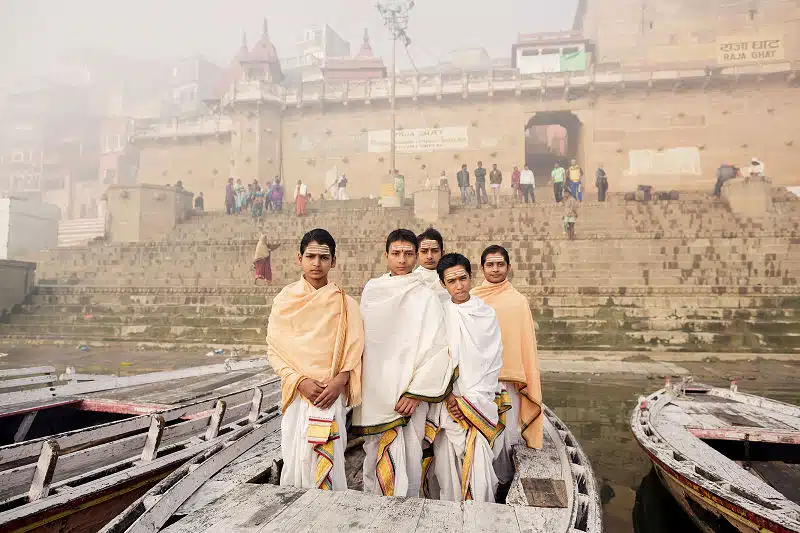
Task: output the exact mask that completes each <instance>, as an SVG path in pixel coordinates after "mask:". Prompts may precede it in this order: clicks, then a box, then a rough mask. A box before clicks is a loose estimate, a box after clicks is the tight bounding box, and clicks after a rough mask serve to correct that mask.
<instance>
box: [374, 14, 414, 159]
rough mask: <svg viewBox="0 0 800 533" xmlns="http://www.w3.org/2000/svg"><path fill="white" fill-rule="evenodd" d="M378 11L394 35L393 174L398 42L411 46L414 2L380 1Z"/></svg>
mask: <svg viewBox="0 0 800 533" xmlns="http://www.w3.org/2000/svg"><path fill="white" fill-rule="evenodd" d="M375 7H376V8H377V9H378V13H380V15H381V18H382V19H383V24H384V26H386V28H387V29H388V30H389V32H391V34H392V67H391V78H390V82H389V83H390V85H391V95H390V104H391V110H392V128H391V131H390V133H389V166H390V172H393V171H394V169H395V168H396V166H395V156H396V154H397V149H396V146H395V136H396V132H397V128H396V122H397V120H396V118H397V117H396V113H395V110H396V107H395V85H396V82H397V78H396V76H395V70H396V68H395V61H396V60H397V58H396V55H397V41H398V40H399V41H401V42H402V43H403V46H406V47H408V45H410V44H411V39H410V38H409V37H408V14H409V12H410V11H411V10H412V9H413V8H414V0H378V2H377V3H376V4H375Z"/></svg>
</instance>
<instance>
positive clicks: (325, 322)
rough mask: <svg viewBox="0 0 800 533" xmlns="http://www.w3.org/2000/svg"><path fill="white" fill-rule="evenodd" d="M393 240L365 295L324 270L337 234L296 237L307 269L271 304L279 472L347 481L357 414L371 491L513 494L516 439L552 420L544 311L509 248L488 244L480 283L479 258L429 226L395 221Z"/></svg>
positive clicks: (291, 480) (538, 442)
mask: <svg viewBox="0 0 800 533" xmlns="http://www.w3.org/2000/svg"><path fill="white" fill-rule="evenodd" d="M259 246H261V247H262V248H267V245H266V240H265V239H264V238H262V240H261V241H260V242H259ZM383 251H384V258H385V260H386V267H387V273H386V274H384V275H382V276H380V277H377V278H374V279H371V280H370V281H368V282H367V284H366V286H365V287H364V290H363V292H362V294H361V303H360V305H359V304H358V303H357V302H356V301H355V300H354V299H353V298H351V297H350V296H348V295H346V294H345V293H344V292H343V290H342V289H341V288H340V287H339V286H337V285H336V284H335V283H332V282H330V280H329V278H328V276H329V272H330V270H331V269H333V268H335V267H336V266H337V255H336V242H335V241H334V238H333V237H332V236H331V234H330V233H329V232H328V231H326V230H324V229H313V230H311V231H309V232H308V233H306V234H305V235H304V236H303V238H302V240H301V241H300V244H299V250H298V253H297V261H298V264H299V269H300V270H301V271H302V273H301V275H300V279H299V280H298V281H296V282H294V283H291V284H289V285H288V286H286V287H285V288H284V289H283V290H282V291H281V292H280V293H279V294H278V295H277V296H276V297H275V299H274V301H273V304H272V310H271V313H270V317H269V322H268V326H267V347H268V350H267V355H268V359H269V362H270V364H271V366H272V368H273V369H274V370H275V372H276V373H277V374H278V376H280V379H281V411H282V413H283V417H282V419H281V453H282V455H283V469H282V471H281V476H280V483H281V485H286V486H293V487H301V488H314V487H315V488H319V489H323V490H346V489H347V488H348V487H347V476H346V473H345V455H344V454H345V450H346V448H347V439H348V430H347V426H346V421H347V414H348V412H349V411H352V420H351V426H350V431H349V433H350V435H353V436H361V437H363V439H364V441H363V447H364V452H365V458H364V463H363V490H364V491H365V492H368V493H372V494H378V495H384V496H409V497H427V498H435V499H441V500H450V501H464V500H477V501H490V502H494V501H500V502H503V501H505V498H506V495H507V494H508V490H509V488H510V486H511V481H512V479H513V477H514V470H515V469H514V463H513V461H512V454H511V447H512V446H514V445H519V446H527V447H529V448H532V449H541V447H542V428H543V419H542V416H543V412H542V394H541V385H540V377H539V363H538V359H537V354H536V334H535V330H534V321H533V316H532V314H531V310H530V307H529V304H528V300H527V298H526V297H525V296H523V295H522V294H521V293H520V292H518V291H517V290H516V289H515V288H514V287H513V285H512V284H511V282H510V280H509V275H510V273H511V269H512V266H511V265H512V263H511V257H510V256H509V253H508V251H507V250H506V249H505V248H503V247H502V246H499V245H491V246H488V247H487V248H486V249H485V250H484V251H483V253H482V254H481V256H480V268H481V270H482V273H483V277H484V279H485V281H483V282H482V283H481V284H479V285H477V286H473V271H472V262H471V261H470V259H468V258H467V257H465V256H464V255H461V254H458V253H447V254H444V252H445V244H444V241H443V239H442V236H441V234H440V233H439V232H438V231H436V230H435V229H433V228H428V229H427V230H426V231H424V232H423V233H422V234H421V235H415V234H414V233H413V232H411V231H409V230H407V229H397V230H394V231H392V232H391V233H390V234H389V236H388V237H387V239H386V242H385V248H383ZM266 253H268V252H266ZM256 255H258V253H257V254H256ZM476 259H477V258H476Z"/></svg>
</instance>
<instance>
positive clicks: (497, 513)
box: [462, 501, 519, 533]
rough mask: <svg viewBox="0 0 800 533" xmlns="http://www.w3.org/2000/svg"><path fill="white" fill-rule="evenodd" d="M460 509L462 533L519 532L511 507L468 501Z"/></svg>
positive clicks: (515, 516)
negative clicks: (462, 521) (461, 509)
mask: <svg viewBox="0 0 800 533" xmlns="http://www.w3.org/2000/svg"><path fill="white" fill-rule="evenodd" d="M462 508H463V510H464V533H494V532H497V531H503V532H504V533H505V532H507V533H517V532H519V523H518V522H517V515H516V514H515V513H514V507H513V506H511V505H498V504H495V503H485V502H476V501H468V502H464V504H463V507H462Z"/></svg>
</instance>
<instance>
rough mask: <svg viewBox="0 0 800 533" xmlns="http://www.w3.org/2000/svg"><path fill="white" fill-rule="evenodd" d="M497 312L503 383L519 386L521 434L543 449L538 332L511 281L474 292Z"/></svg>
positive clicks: (485, 285) (531, 446)
mask: <svg viewBox="0 0 800 533" xmlns="http://www.w3.org/2000/svg"><path fill="white" fill-rule="evenodd" d="M472 294H473V295H475V296H478V297H479V298H481V299H482V300H483V301H484V302H486V303H487V304H488V305H490V306H491V307H492V309H494V310H495V312H496V313H497V321H498V323H499V324H500V332H501V334H502V337H503V369H502V370H501V371H500V381H506V382H509V381H510V382H514V383H516V387H517V390H518V391H519V394H520V398H521V406H520V417H519V420H520V431H521V433H522V437H523V438H524V439H525V442H526V444H527V445H528V447H529V448H541V447H542V427H543V426H542V386H541V381H540V377H539V358H538V357H537V355H536V330H535V329H534V325H533V315H532V314H531V308H530V306H529V304H528V300H527V298H525V297H524V296H523V295H522V294H520V292H519V291H517V289H515V288H514V287H513V286H512V285H511V283H510V282H509V281H508V280H505V281H504V282H502V283H497V284H494V283H489V282H488V281H484V282H483V284H482V285H480V286H478V287H475V288H474V289H472Z"/></svg>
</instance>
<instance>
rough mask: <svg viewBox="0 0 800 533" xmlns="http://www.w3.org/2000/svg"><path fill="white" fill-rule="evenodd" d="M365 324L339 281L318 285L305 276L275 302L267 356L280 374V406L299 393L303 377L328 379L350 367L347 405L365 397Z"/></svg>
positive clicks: (270, 318)
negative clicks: (315, 287) (339, 285)
mask: <svg viewBox="0 0 800 533" xmlns="http://www.w3.org/2000/svg"><path fill="white" fill-rule="evenodd" d="M363 352H364V325H363V322H362V320H361V312H360V310H359V308H358V303H356V301H355V300H354V299H352V298H351V297H349V296H347V295H346V294H345V293H344V292H343V291H342V290H341V289H340V288H339V287H338V286H336V285H335V284H334V283H329V284H327V285H326V286H324V287H322V288H321V289H319V290H315V289H314V287H312V286H311V284H309V283H308V282H307V281H306V280H305V279H303V278H301V279H300V281H296V282H294V283H292V284H290V285H287V286H286V287H284V288H283V290H282V291H281V292H280V293H279V294H278V295H277V296H276V297H275V300H274V301H273V302H272V312H271V313H270V315H269V324H268V325H267V358H268V359H269V363H270V365H272V368H273V369H274V370H275V373H276V374H278V376H280V378H281V411H282V412H285V411H286V408H287V407H288V406H289V404H291V403H292V402H293V401H294V399H295V398H296V397H297V394H298V393H297V386H298V385H299V384H300V382H301V381H302V380H303V379H304V378H310V379H316V380H318V381H321V382H323V383H327V382H328V381H330V380H331V379H332V378H334V377H335V376H336V375H337V374H339V373H340V372H350V380H349V381H348V386H347V392H346V397H345V400H346V405H349V406H350V407H354V406H356V405H358V404H360V403H361V355H362V354H363Z"/></svg>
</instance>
